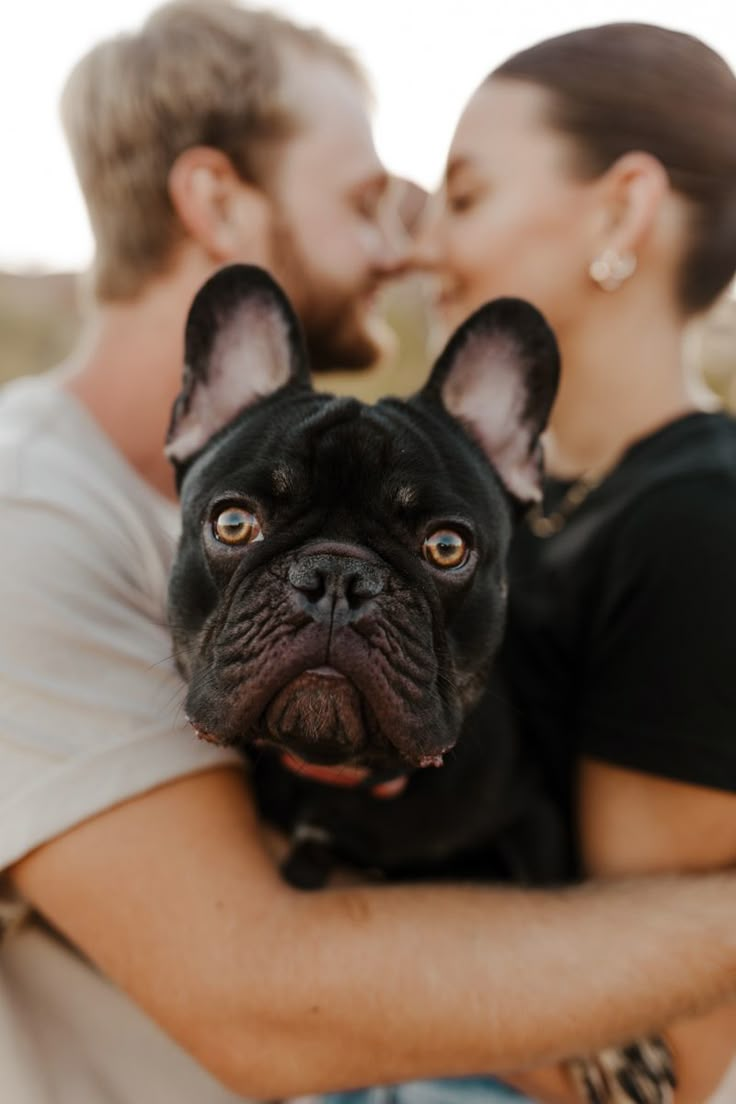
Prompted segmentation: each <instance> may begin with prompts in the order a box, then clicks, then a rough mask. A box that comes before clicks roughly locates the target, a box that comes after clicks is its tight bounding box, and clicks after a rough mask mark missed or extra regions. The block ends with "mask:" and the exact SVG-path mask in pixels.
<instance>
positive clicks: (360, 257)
mask: <svg viewBox="0 0 736 1104" xmlns="http://www.w3.org/2000/svg"><path fill="white" fill-rule="evenodd" d="M64 116H65V121H66V127H67V132H68V134H69V138H70V143H71V146H72V150H73V153H74V157H75V161H76V164H77V168H78V172H79V176H80V180H81V183H82V187H83V189H84V192H85V196H86V198H87V202H88V206H89V210H90V216H91V220H92V224H93V228H94V232H95V237H96V243H97V256H96V264H95V270H94V291H95V296H96V299H97V307H98V309H97V320H96V323H95V328H94V329H93V331H92V332H91V333H90V335H89V338H88V340H87V342H86V343H85V344H84V345H83V347H82V348H80V350H79V351H78V352H77V353H76V354H75V356H74V357H72V359H71V360H70V362H69V363H68V364H67V366H66V369H65V371H64V372H63V373H62V374H61V375H57V376H55V377H53V378H50V379H46V380H38V381H31V382H25V383H22V384H18V385H15V386H13V387H11V388H10V389H9V390H8V391H7V393H6V394H5V396H4V397H3V399H2V405H1V406H0V525H1V526H2V534H3V539H2V542H0V587H2V609H3V633H2V640H1V641H0V841H1V842H0V849H1V850H0V869H5V870H6V872H7V877H6V882H7V900H8V901H9V902H10V901H11V900H15V902H16V903H20V904H30V905H31V906H33V907H34V908H35V909H36V910H37V913H38V914H39V915H40V916H41V917H43V918H44V922H43V923H40V922H39V923H33V924H31V925H30V926H26V927H24V928H21V929H20V930H18V931H15V932H11V933H10V934H9V935H8V937H7V938H6V941H5V944H4V946H3V949H2V952H1V954H0V1020H2V1028H3V1030H2V1031H0V1040H2V1042H0V1047H2V1048H3V1052H2V1055H1V1056H0V1079H1V1080H0V1086H1V1087H2V1090H3V1093H2V1097H3V1099H7V1100H9V1101H13V1104H39V1102H44V1101H51V1100H53V1101H56V1102H61V1104H71V1102H73V1104H87V1102H90V1104H91V1102H99V1101H112V1100H115V1101H123V1102H127V1101H130V1102H132V1101H136V1102H141V1101H146V1102H148V1101H151V1102H159V1101H161V1102H163V1101H166V1102H168V1101H173V1100H176V1101H177V1104H187V1102H188V1101H192V1102H194V1101H197V1102H202V1101H205V1100H206V1101H212V1102H219V1101H227V1100H234V1099H241V1098H242V1097H243V1095H250V1096H256V1097H261V1098H262V1097H266V1096H268V1097H274V1096H285V1095H290V1094H294V1093H297V1092H303V1091H308V1090H315V1091H319V1090H321V1089H328V1088H336V1087H346V1086H352V1085H360V1084H365V1083H369V1082H388V1081H394V1080H404V1079H408V1078H413V1077H418V1076H431V1075H435V1074H439V1073H444V1074H460V1073H469V1072H477V1071H484V1070H491V1071H494V1070H503V1069H513V1068H518V1067H519V1066H522V1065H524V1064H526V1063H529V1062H533V1061H541V1060H542V1059H545V1058H548V1057H554V1056H557V1055H560V1054H563V1053H571V1052H573V1051H578V1050H581V1049H585V1048H588V1047H592V1046H596V1045H598V1044H600V1043H602V1042H604V1041H608V1040H610V1039H614V1038H615V1039H618V1038H621V1037H625V1036H626V1035H628V1034H634V1033H638V1032H640V1031H643V1030H647V1029H649V1028H652V1027H654V1026H656V1025H658V1024H659V1023H660V1022H661V1021H663V1020H664V1019H666V1018H668V1017H671V1016H674V1015H678V1014H684V1013H685V1012H688V1011H690V1010H691V1009H692V1008H693V1007H695V1006H699V1005H707V1004H709V1003H710V1002H712V1001H715V1000H717V999H718V998H719V997H722V996H724V995H725V994H726V993H730V992H731V990H732V989H733V987H734V982H735V981H736V978H734V969H735V968H736V939H734V937H733V933H732V923H731V917H732V915H733V911H734V908H735V907H736V882H735V881H734V880H733V879H731V878H719V877H715V876H714V877H713V878H692V879H683V880H682V881H677V880H673V881H669V882H668V881H662V882H656V881H653V882H651V883H641V884H634V885H631V886H627V885H620V886H617V885H611V886H608V887H605V886H604V887H600V888H599V889H595V888H594V889H589V890H586V891H584V892H582V893H581V892H570V893H566V894H565V893H560V894H546V895H545V894H525V893H520V892H516V891H512V890H508V891H503V890H502V891H496V890H493V889H476V888H472V889H471V888H466V889H461V888H455V889H439V888H416V887H415V888H407V889H403V888H400V887H395V888H392V889H388V890H386V889H381V888H344V889H333V890H330V891H328V892H325V893H322V894H299V893H298V892H296V891H294V890H292V889H290V888H289V887H287V886H285V885H284V884H283V883H282V882H281V880H280V878H279V876H278V873H277V871H276V869H275V866H274V864H273V862H272V860H271V858H270V856H269V852H268V850H267V848H266V846H265V840H264V836H263V834H262V832H261V829H260V827H259V825H258V823H257V821H256V817H255V814H254V810H253V805H252V802H251V800H250V796H249V793H248V788H247V782H246V781H245V779H244V777H243V773H242V770H241V769H240V766H239V764H238V761H237V759H236V758H235V757H233V756H228V754H227V753H224V752H222V751H219V750H216V749H210V748H206V747H200V746H199V745H198V744H197V743H196V741H195V739H194V737H193V735H192V734H191V732H189V731H188V729H187V726H186V724H185V723H184V719H183V717H182V715H181V710H180V708H179V702H180V700H181V686H180V683H179V682H178V680H177V677H176V675H175V673H174V671H173V668H172V667H171V665H170V663H169V662H168V661H167V655H168V641H167V634H166V629H165V627H164V624H163V608H164V590H165V585H166V574H167V569H168V565H169V563H170V559H171V554H172V547H173V541H174V539H175V534H176V523H177V522H176V519H177V511H176V506H175V503H174V502H173V491H172V482H171V477H170V473H169V470H168V467H167V465H166V463H165V462H164V460H163V459H162V454H161V442H162V440H163V437H164V431H165V426H166V422H167V419H168V414H169V408H170V405H171V402H172V400H173V398H174V395H175V393H176V391H177V389H178V385H179V373H180V359H181V340H182V339H181V332H182V326H183V320H184V317H185V313H186V310H187V307H188V305H189V301H190V299H191V297H192V294H193V293H194V291H195V289H196V288H197V287H198V286H199V284H200V283H201V282H202V280H203V279H204V278H205V277H206V276H207V275H208V274H209V273H211V272H212V271H213V270H214V269H215V268H217V267H218V266H219V265H222V264H223V263H226V262H229V261H234V260H249V261H254V262H258V263H260V264H263V265H267V266H269V267H270V268H271V269H272V270H273V271H274V273H275V274H276V276H277V277H278V278H279V279H280V280H281V281H282V283H283V284H284V286H285V287H286V289H287V291H288V292H289V294H290V296H291V297H292V298H293V300H294V302H295V304H296V306H297V308H298V310H299V311H300V312H301V314H302V317H303V319H304V322H305V325H306V327H307V328H308V331H309V335H310V341H311V344H312V350H313V355H315V356H316V357H317V358H318V363H320V364H322V365H328V364H331V363H339V364H342V365H343V366H344V365H346V364H352V365H353V366H360V365H364V364H367V363H369V362H370V360H371V358H372V355H373V345H372V339H371V332H370V307H371V296H372V293H373V291H374V289H375V287H376V286H377V284H378V283H379V282H380V281H381V280H382V279H384V278H385V277H387V276H390V275H392V274H393V273H394V272H396V271H398V269H399V267H400V266H401V263H402V257H401V255H400V253H399V252H398V251H397V250H396V249H395V248H394V246H393V245H392V243H391V240H390V236H389V234H388V232H387V229H386V227H385V226H384V225H383V223H382V221H381V219H382V213H381V208H380V198H381V194H382V191H383V188H384V186H385V179H386V178H385V174H384V172H383V169H382V167H381V166H380V164H379V162H378V160H377V157H376V155H375V152H374V149H373V144H372V141H371V137H370V131H369V128H368V123H367V120H366V114H365V109H364V88H363V84H362V80H361V78H360V76H359V73H358V71H357V69H356V68H355V65H354V63H353V62H352V61H351V60H350V58H349V56H348V55H347V54H346V53H345V52H344V51H343V50H342V49H340V48H339V47H337V46H336V45H335V44H334V43H331V42H329V41H328V40H327V39H325V38H324V37H322V36H321V35H318V34H315V33H312V32H305V31H302V30H299V29H297V28H295V27H293V26H292V25H290V24H288V23H286V22H283V21H280V20H277V19H275V18H273V17H271V16H268V15H265V14H260V13H259V14H257V13H251V12H246V11H243V10H241V9H238V8H235V7H231V6H230V5H228V4H226V3H222V2H211V3H208V4H206V5H204V4H203V5H196V4H180V5H174V6H172V7H169V8H164V9H162V10H161V11H159V12H157V13H155V14H154V15H153V16H152V17H151V19H150V20H149V21H148V23H147V24H146V26H145V27H144V28H143V30H142V31H141V32H140V34H137V35H133V36H130V37H124V38H120V39H116V40H114V41H112V42H109V43H105V44H103V45H102V46H101V47H98V48H97V49H96V50H94V51H93V52H92V54H91V55H90V56H89V57H88V58H86V59H85V60H84V61H83V62H82V63H81V64H80V66H79V67H78V68H77V70H76V72H75V74H74V75H73V76H72V78H71V81H70V83H69V86H68V88H67V90H66V94H65V100H64ZM573 969H574V972H575V985H574V986H572V985H570V984H568V982H569V974H570V972H572V970H573ZM106 979H110V981H108V980H106ZM111 982H112V984H110V983H111ZM205 1071H209V1072H205ZM224 1086H228V1087H227V1088H225V1087H224Z"/></svg>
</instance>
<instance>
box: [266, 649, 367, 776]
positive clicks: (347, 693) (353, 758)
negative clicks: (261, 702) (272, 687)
mask: <svg viewBox="0 0 736 1104" xmlns="http://www.w3.org/2000/svg"><path fill="white" fill-rule="evenodd" d="M368 725H369V722H368V719H367V717H366V711H365V710H364V706H363V701H362V698H361V695H360V692H359V691H358V689H357V688H356V687H355V685H354V684H353V683H352V682H351V681H350V680H349V679H348V678H346V677H345V676H344V675H341V674H340V673H339V672H338V671H335V670H334V669H333V668H331V667H320V668H314V669H311V670H308V671H304V673H303V674H301V675H298V676H297V678H295V679H292V681H291V682H289V683H287V685H286V686H284V687H283V688H282V689H281V690H279V692H278V693H277V694H276V695H275V696H274V697H273V698H272V699H271V701H270V702H269V703H268V706H267V707H266V710H265V712H264V714H263V717H262V719H261V724H260V725H259V729H260V731H261V733H262V735H263V737H264V738H265V740H266V741H267V742H268V743H269V744H270V745H271V746H276V747H279V748H282V749H283V750H284V751H288V752H292V753H293V754H295V755H297V756H298V757H299V758H301V759H304V760H306V761H307V762H310V763H321V764H325V765H332V764H339V763H356V762H358V761H362V760H364V759H365V758H366V756H368V757H370V750H371V748H370V745H371V742H372V741H371V733H370V732H369V728H368Z"/></svg>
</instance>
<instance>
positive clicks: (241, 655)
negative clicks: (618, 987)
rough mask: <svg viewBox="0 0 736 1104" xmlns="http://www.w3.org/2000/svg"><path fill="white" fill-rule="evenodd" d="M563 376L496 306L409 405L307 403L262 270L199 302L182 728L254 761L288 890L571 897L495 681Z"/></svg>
mask: <svg viewBox="0 0 736 1104" xmlns="http://www.w3.org/2000/svg"><path fill="white" fill-rule="evenodd" d="M558 371H559V364H558V354H557V347H556V343H555V339H554V337H553V335H552V333H551V331H550V330H549V328H548V327H547V325H546V323H545V321H544V319H543V318H542V316H541V315H540V314H539V313H538V311H536V310H535V309H534V308H533V307H531V306H530V305H529V304H527V303H524V302H521V301H520V300H514V299H499V300H496V301H495V302H493V303H490V304H488V305H487V306H485V307H482V308H481V309H480V310H479V311H478V312H477V313H476V314H474V315H473V316H472V317H471V318H470V319H468V321H467V322H465V323H464V325H463V326H461V327H460V329H459V330H458V331H457V332H456V333H455V335H454V336H453V337H452V338H451V340H450V342H449V343H448V345H447V347H446V348H445V350H444V352H443V353H442V355H441V356H440V358H439V360H438V361H437V363H436V364H435V366H434V369H433V371H432V373H431V375H430V378H429V380H428V382H427V384H426V386H425V387H424V388H423V389H422V391H420V392H419V394H418V395H415V396H414V397H413V398H412V399H409V400H408V401H407V402H402V401H399V400H397V399H384V400H383V401H382V402H380V403H378V405H376V406H366V405H364V404H362V403H359V402H357V401H355V400H354V399H338V398H334V397H332V396H328V395H321V394H317V393H316V392H314V391H313V390H312V388H311V386H310V381H309V372H308V366H307V362H306V356H305V352H304V345H303V341H302V337H301V332H300V328H299V324H298V322H297V320H296V317H295V315H294V313H293V311H292V309H291V307H290V305H289V303H288V301H287V300H286V298H285V297H284V295H283V293H282V292H281V290H280V289H279V288H278V286H277V285H276V284H275V283H274V281H273V280H272V279H271V278H270V277H269V276H268V275H267V274H266V273H265V272H263V271H262V270H261V269H258V268H254V267H250V266H243V265H238V266H232V267H230V268H225V269H222V270H221V271H220V272H218V273H217V274H216V275H215V276H213V277H212V278H211V279H210V280H209V281H208V282H207V283H206V284H205V286H204V287H203V288H202V290H201V291H200V292H199V293H198V295H197V297H196V298H195V301H194V303H193V305H192V309H191V312H190V315H189V319H188V322H187V329H186V368H185V373H184V385H183V389H182V392H181V394H180V395H179V397H178V399H177V401H176V404H175V406H174V410H173V414H172V419H171V426H170V430H169V435H168V445H167V452H168V455H169V457H170V458H171V460H172V461H173V463H174V465H175V469H176V475H177V483H178V487H179V490H180V493H181V499H182V509H183V523H184V524H183V533H182V538H181V542H180V545H179V550H178V554H177V557H176V562H175V564H174V568H173V571H172V576H171V585H170V592H169V619H170V624H171V628H172V635H173V640H174V645H175V652H176V658H177V663H178V666H179V669H180V671H181V673H182V675H183V676H184V678H185V679H186V681H187V683H188V696H187V712H188V715H189V717H190V720H191V723H192V724H193V726H194V727H195V729H196V730H197V731H198V733H199V734H200V735H201V736H203V737H205V738H207V739H209V740H214V741H215V742H217V743H221V744H234V745H237V746H238V747H239V748H241V749H242V750H243V752H244V753H245V754H246V755H247V756H248V757H249V759H250V760H251V765H252V774H253V781H254V788H255V793H256V797H257V800H258V803H259V806H260V809H261V813H262V815H263V816H264V817H265V818H266V819H268V820H270V821H271V822H273V823H274V824H275V825H277V826H278V827H281V828H282V829H284V830H286V831H287V832H289V833H291V835H292V840H293V843H294V849H293V851H292V855H291V858H290V860H289V861H288V863H287V865H286V869H285V873H286V875H287V877H289V879H290V880H291V881H292V882H293V883H294V884H296V885H298V886H301V887H303V888H311V887H315V886H317V885H320V884H322V883H323V882H324V880H325V879H326V877H327V875H328V874H329V870H330V866H331V864H332V862H333V861H334V860H335V859H340V860H344V861H347V862H349V863H352V864H357V865H358V866H361V867H364V868H368V869H371V870H377V871H380V872H381V873H382V874H383V875H385V876H387V877H390V878H400V879H407V878H427V877H432V878H436V877H438V876H440V877H441V876H449V877H452V878H455V879H457V878H462V877H472V878H482V879H485V880H490V879H493V880H498V879H505V880H513V881H515V882H521V883H532V884H543V883H549V882H557V881H562V880H564V878H565V877H566V875H567V874H568V873H569V869H570V863H569V848H568V845H567V842H566V840H565V837H564V832H563V829H562V823H561V819H560V817H559V816H558V814H557V811H556V810H555V809H554V807H553V806H552V804H551V803H550V802H549V801H548V799H547V798H546V796H545V793H544V788H543V786H542V783H541V780H540V779H539V777H538V776H537V775H536V773H535V770H534V765H533V763H532V762H531V761H530V759H529V757H528V756H527V755H526V754H525V751H524V748H523V747H522V744H521V742H520V739H519V736H518V734H517V731H516V728H515V725H514V719H513V712H512V710H511V709H510V707H509V705H508V702H507V701H506V699H505V697H504V694H503V687H502V686H501V684H500V683H499V682H497V681H496V680H495V679H494V675H493V671H492V661H493V657H494V654H495V652H496V650H497V648H498V645H499V642H500V640H501V636H502V632H503V623H504V607H505V597H506V591H505V561H506V553H507V548H508V543H509V538H510V535H511V530H512V524H513V521H514V517H515V515H516V514H518V513H519V512H520V510H521V509H522V506H523V504H524V503H526V502H528V501H530V500H533V499H535V498H538V497H539V493H540V487H541V464H540V449H539V435H540V433H541V431H542V429H543V427H544V424H545V422H546V419H547V416H548V413H549V410H550V407H551V404H552V400H553V398H554V394H555V390H556V386H557V378H558ZM437 767H439V769H436V768H437ZM357 779H364V780H363V782H362V785H361V786H360V787H356V786H351V787H350V788H346V787H344V786H340V785H339V783H341V782H346V781H349V782H355V781H356V780H357ZM389 798H390V799H389ZM568 1068H569V1071H570V1076H571V1078H572V1080H573V1082H574V1083H575V1084H576V1086H577V1088H578V1091H579V1093H580V1095H581V1098H583V1099H585V1100H587V1101H588V1102H589V1104H612V1102H613V1101H614V1099H615V1100H616V1101H621V1102H623V1101H624V1100H628V1101H632V1102H636V1104H657V1102H658V1104H668V1102H669V1104H671V1100H672V1095H671V1092H672V1086H673V1085H674V1084H675V1077H674V1072H673V1064H672V1055H671V1054H670V1052H669V1049H668V1047H667V1046H666V1044H665V1043H664V1042H663V1041H662V1040H661V1039H656V1038H655V1039H647V1040H640V1041H639V1042H636V1043H632V1044H631V1045H630V1046H626V1047H621V1048H612V1049H610V1050H605V1051H601V1052H599V1053H598V1054H594V1055H589V1056H586V1057H582V1058H578V1059H575V1060H573V1061H571V1062H570V1063H569V1064H568Z"/></svg>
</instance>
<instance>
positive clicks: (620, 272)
mask: <svg viewBox="0 0 736 1104" xmlns="http://www.w3.org/2000/svg"><path fill="white" fill-rule="evenodd" d="M635 272H636V255H635V254H634V253H617V252H616V250H615V249H604V250H603V252H602V253H601V254H600V255H599V256H598V257H596V258H595V260H594V261H592V262H591V265H590V268H589V269H588V274H589V276H590V278H591V280H595V282H596V283H597V284H598V286H599V287H601V288H603V290H604V291H616V290H617V288H620V287H621V284H623V282H624V280H628V278H629V276H633V274H634V273H635Z"/></svg>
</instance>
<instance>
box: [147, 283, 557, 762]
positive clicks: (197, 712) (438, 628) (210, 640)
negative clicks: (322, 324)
mask: <svg viewBox="0 0 736 1104" xmlns="http://www.w3.org/2000/svg"><path fill="white" fill-rule="evenodd" d="M557 376H558V357H557V348H556V344H555V341H554V338H553V336H552V334H551V331H550V330H549V329H548V327H547V325H546V324H545V322H544V320H543V319H542V317H541V316H540V315H539V313H538V312H537V311H536V310H535V309H534V308H533V307H531V306H530V305H529V304H527V303H523V302H521V301H519V300H511V299H503V300H496V301H495V302H493V303H491V304H488V305H487V306H485V307H483V308H481V310H479V311H478V312H477V313H476V314H475V315H473V316H472V317H471V318H470V319H469V320H468V321H467V322H465V324H464V325H463V326H462V327H461V328H460V329H459V330H458V331H457V332H456V333H455V335H454V336H453V337H452V339H451V340H450V342H449V343H448V345H447V347H446V348H445V350H444V352H443V353H442V355H441V356H440V358H439V360H438V361H437V363H436V364H435V366H434V369H433V371H432V373H431V376H430V378H429V380H428V382H427V384H426V386H425V387H424V389H423V390H422V391H420V392H419V394H417V395H415V396H414V397H413V398H412V399H410V400H408V401H406V402H403V401H399V400H397V399H385V400H383V401H382V402H380V403H378V404H377V405H376V406H367V405H364V404H362V403H360V402H357V401H356V400H354V399H345V398H335V397H332V396H328V395H323V394H318V393H316V392H315V391H313V390H312V388H311V385H310V380H309V371H308V366H307V363H306V359H305V354H304V347H303V343H302V339H301V334H300V329H299V324H298V322H297V320H296V318H295V316H294V313H293V311H292V309H291V307H290V305H289V303H288V301H287V300H286V298H285V297H284V295H283V293H282V292H281V290H280V289H279V288H278V286H277V285H276V284H275V283H274V282H273V280H271V278H270V277H269V276H268V275H267V274H266V273H264V272H263V271H262V270H260V269H257V268H253V267H250V266H233V267H231V268H226V269H222V270H221V271H220V272H219V273H217V274H216V275H215V276H213V277H212V278H211V279H210V280H209V281H208V282H207V283H206V284H205V286H204V287H203V288H202V290H201V291H200V292H199V294H198V295H197V297H196V299H195V301H194V303H193V305H192V309H191V312H190V315H189V320H188V323H187V330H186V369H185V375H184V385H183V389H182V392H181V394H180V396H179V398H178V399H177V401H176V404H175V407H174V411H173V415H172V420H171V427H170V431H169V437H168V446H167V451H168V455H169V457H170V458H171V459H172V461H173V462H174V464H175V467H176V471H177V478H178V483H179V488H180V493H181V500H182V509H183V534H182V538H181V542H180V546H179V550H178V554H177V558H176V562H175V565H174V568H173V572H172V576H171V586H170V593H169V617H170V624H171V627H172V632H173V638H174V645H175V650H176V656H177V662H178V664H179V667H180V670H181V671H182V674H183V675H184V677H185V678H186V680H187V682H188V697H187V706H186V708H187V713H188V715H189V717H190V719H191V721H192V724H193V725H194V727H195V728H196V729H197V730H198V731H199V732H200V734H202V735H205V736H207V737H208V738H210V739H213V740H215V741H217V742H220V743H223V744H238V745H242V746H246V745H247V744H249V743H251V742H255V741H265V742H268V743H270V744H275V745H277V746H278V747H280V748H282V749H284V750H285V751H289V752H291V753H294V754H296V755H298V756H299V757H302V758H304V759H306V760H308V761H311V762H313V763H321V764H335V763H352V764H355V765H360V766H364V767H367V768H369V769H371V770H374V771H389V772H390V771H396V770H397V769H398V770H405V769H406V767H407V766H422V765H427V764H429V763H434V762H438V761H440V760H441V757H442V755H443V753H444V752H445V751H446V750H447V749H449V748H451V747H452V746H453V744H454V743H455V741H456V740H457V737H458V735H459V731H460V727H461V724H462V721H463V718H464V716H465V714H466V712H467V711H468V710H469V709H470V708H471V707H472V705H473V704H474V703H475V702H476V701H477V699H478V697H479V696H480V694H481V693H482V690H483V687H484V682H485V678H486V675H487V672H488V668H489V665H490V662H491V659H492V657H493V654H494V652H495V650H496V648H497V646H498V643H499V641H500V638H501V634H502V630H503V623H504V609H505V579H504V574H505V560H506V553H507V548H508V542H509V537H510V531H511V522H512V515H513V512H514V510H515V509H516V508H517V507H518V504H519V503H523V502H528V501H531V500H533V499H535V498H538V497H539V493H540V481H541V475H540V455H539V454H540V449H539V434H540V432H541V430H542V428H543V426H544V424H545V421H546V418H547V415H548V412H549V409H550V406H551V403H552V399H553V397H554V393H555V388H556V384H557Z"/></svg>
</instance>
